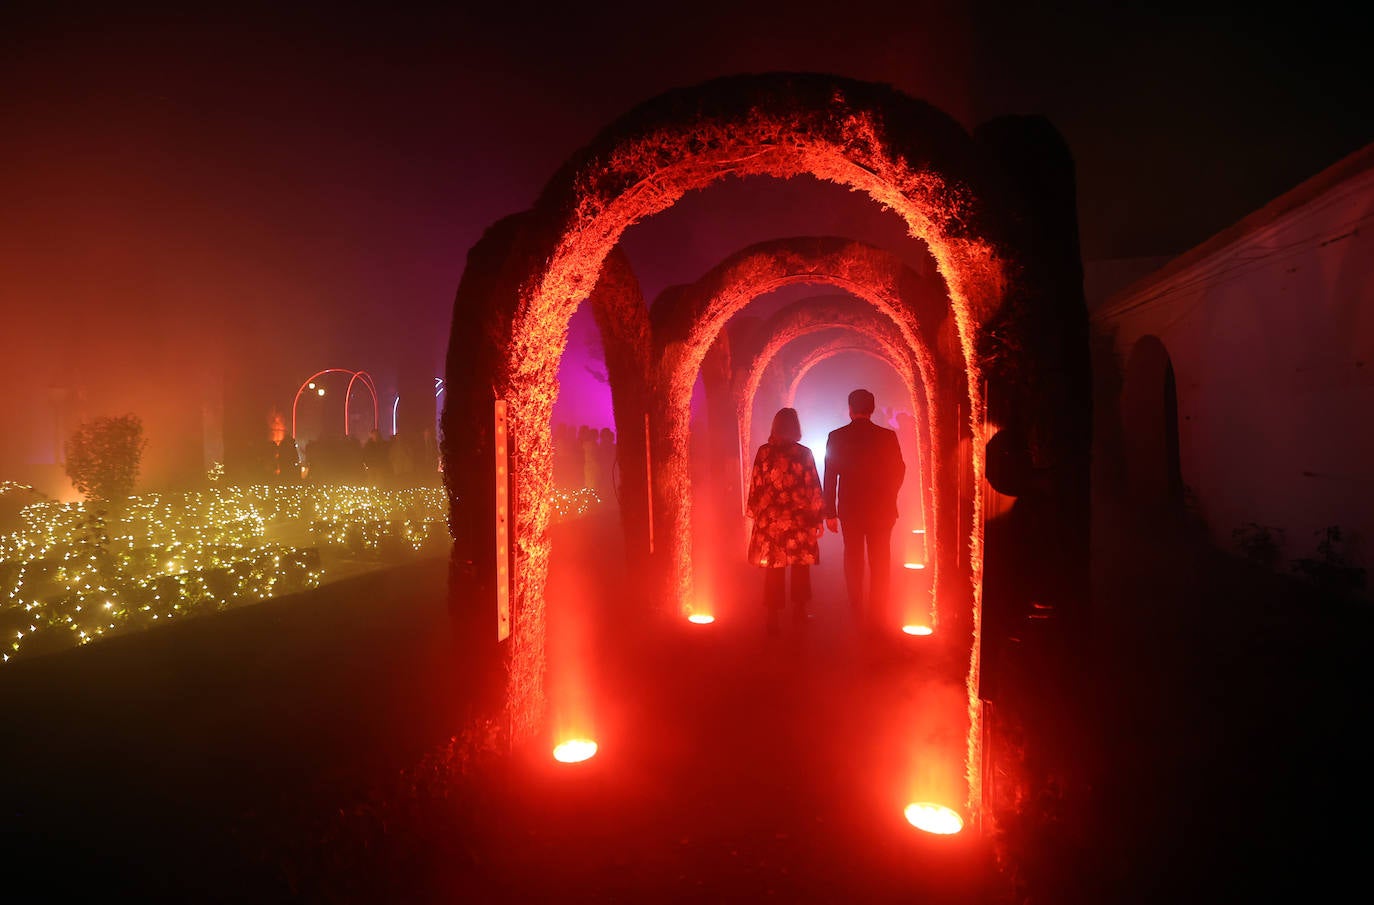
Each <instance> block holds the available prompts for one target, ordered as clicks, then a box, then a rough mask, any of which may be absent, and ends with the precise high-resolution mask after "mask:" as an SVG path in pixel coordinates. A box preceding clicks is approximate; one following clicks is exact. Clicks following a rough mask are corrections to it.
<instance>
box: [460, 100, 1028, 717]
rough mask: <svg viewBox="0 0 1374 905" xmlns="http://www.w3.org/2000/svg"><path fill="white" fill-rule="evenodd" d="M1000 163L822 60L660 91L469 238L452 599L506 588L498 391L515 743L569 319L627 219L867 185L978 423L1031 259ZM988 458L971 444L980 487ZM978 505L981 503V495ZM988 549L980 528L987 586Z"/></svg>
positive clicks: (524, 696)
mask: <svg viewBox="0 0 1374 905" xmlns="http://www.w3.org/2000/svg"><path fill="white" fill-rule="evenodd" d="M998 172H999V171H998V169H997V167H996V166H995V165H994V164H991V163H990V162H989V159H988V157H987V155H986V154H985V153H984V152H983V150H982V148H981V146H980V144H979V143H978V142H976V141H975V140H974V139H973V138H972V137H971V136H970V135H969V134H968V133H967V132H965V131H964V129H963V128H962V127H961V126H960V125H959V124H958V123H957V122H956V121H954V120H953V119H952V118H950V117H949V116H948V115H946V114H944V113H942V112H941V111H939V110H937V109H935V108H934V107H931V106H930V105H928V104H926V103H924V102H922V101H918V100H915V99H913V98H911V97H908V96H906V95H904V94H902V93H900V92H898V91H897V90H896V89H894V88H891V87H890V86H885V85H879V84H872V83H866V82H860V81H855V80H850V79H842V78H837V77H833V76H828V75H819V74H811V73H772V74H764V75H749V76H737V77H729V78H724V79H720V80H716V81H713V82H708V83H706V84H703V85H699V86H696V87H692V88H687V89H683V90H679V91H673V92H670V93H668V94H664V95H661V96H659V97H657V98H655V99H653V100H651V101H649V102H647V103H645V104H643V105H641V106H639V107H637V108H635V109H633V110H632V111H630V112H629V113H628V114H626V115H625V116H623V117H622V118H620V119H619V120H617V121H616V122H614V123H612V124H611V125H610V126H609V127H608V128H606V129H605V130H604V131H603V132H602V133H601V134H600V135H598V136H597V137H596V138H595V139H594V140H593V142H592V143H591V144H590V145H589V146H588V147H587V148H585V149H584V150H583V151H581V152H579V153H578V154H576V155H575V156H574V157H573V158H571V159H570V160H569V162H568V163H567V164H566V165H565V166H564V167H563V168H562V169H561V170H560V171H559V172H558V173H557V174H555V175H554V177H553V178H552V179H551V181H550V182H549V183H548V185H547V186H546V188H545V190H544V191H543V193H542V194H541V195H540V197H539V199H538V200H537V202H536V204H535V206H534V208H533V209H532V210H531V211H530V212H529V213H528V217H527V219H525V220H524V221H523V222H522V223H521V224H520V227H519V228H518V230H515V232H516V233H517V234H516V235H513V236H512V235H506V236H505V238H506V239H507V240H508V241H506V242H504V243H503V242H496V241H493V242H490V243H488V242H486V238H485V237H484V243H485V246H484V247H479V248H474V250H473V253H472V254H470V255H469V261H468V268H467V269H466V270H465V271H464V275H463V278H462V281H461V283H460V286H459V291H458V298H457V300H456V302H455V312H454V322H453V335H452V338H451V342H450V352H449V360H448V367H447V372H448V373H447V377H448V382H447V386H448V388H449V390H448V393H447V394H446V395H447V403H446V407H445V411H444V427H445V448H444V453H445V471H446V476H447V477H446V480H447V486H448V491H449V496H450V510H451V518H450V521H451V524H452V525H454V526H455V527H454V534H455V548H454V554H453V570H454V572H455V575H461V576H463V578H464V580H463V581H462V582H456V583H455V585H454V591H453V592H452V594H453V602H454V606H455V607H459V608H461V607H462V606H464V600H460V599H458V598H459V597H460V596H461V597H462V598H464V599H469V598H475V599H476V600H478V601H480V602H481V606H486V605H487V603H486V601H488V600H490V599H493V598H494V593H495V565H494V560H493V559H491V558H488V557H487V556H485V555H484V553H485V552H487V551H486V549H485V548H486V546H487V545H486V543H485V542H484V541H483V540H481V539H480V537H479V535H480V534H481V533H482V531H483V530H484V528H485V527H486V526H489V525H490V524H491V521H490V518H489V516H490V514H491V512H492V511H493V509H492V507H493V506H494V502H491V501H493V500H494V482H495V478H494V476H493V474H492V472H491V469H490V467H489V463H490V462H491V461H492V458H491V456H492V450H493V445H492V444H493V437H492V432H491V430H490V428H489V425H490V423H491V409H492V402H493V400H495V399H502V400H505V401H506V403H507V405H508V410H509V419H510V428H511V445H512V452H513V454H514V465H513V467H512V473H511V482H512V484H513V485H514V490H515V493H516V496H517V497H518V499H519V500H520V501H521V502H520V506H519V507H518V509H517V510H516V511H515V512H514V513H513V521H514V526H513V528H514V531H513V535H514V541H515V546H516V553H517V557H518V570H517V572H516V574H515V576H514V581H513V604H512V623H513V634H512V638H511V644H510V646H509V649H508V650H506V651H504V652H501V653H499V654H497V655H496V659H498V660H499V661H500V662H501V664H502V665H503V666H504V669H503V670H502V673H503V674H504V675H505V677H506V679H507V681H506V695H505V705H506V711H507V716H508V717H509V726H510V732H511V734H512V736H513V737H514V738H517V739H524V738H530V737H532V736H533V735H535V734H536V733H537V732H538V730H539V728H540V726H541V723H542V720H543V716H544V709H545V697H544V688H543V680H544V637H543V634H544V618H543V612H542V607H543V591H544V585H545V582H546V579H547V574H548V557H549V541H548V527H549V517H550V506H549V503H548V491H549V489H550V480H551V457H552V452H551V442H550V439H549V432H550V420H551V416H552V410H553V404H554V400H555V398H556V396H557V389H558V387H557V380H558V378H557V374H558V367H557V365H558V362H559V360H560V359H561V356H562V354H563V351H564V349H565V346H566V342H567V330H568V322H569V319H570V318H571V316H572V314H573V312H574V311H575V310H576V308H577V306H578V305H579V304H580V303H581V302H582V301H583V300H585V299H586V298H587V297H588V295H589V294H590V293H591V291H592V288H593V287H594V286H595V284H596V283H597V281H598V279H599V278H600V275H601V270H602V266H603V263H604V262H605V261H606V259H607V256H608V255H609V254H610V253H611V249H612V248H613V247H614V246H615V244H616V243H617V241H618V240H619V237H620V235H621V234H622V233H623V232H624V230H625V229H626V228H628V227H629V226H630V225H632V224H633V223H635V222H637V221H638V220H641V219H643V218H645V217H648V216H651V215H653V214H655V213H658V212H659V211H662V210H664V209H666V208H668V207H670V206H671V205H672V204H673V203H674V202H675V201H676V200H677V199H678V198H680V197H681V196H682V195H683V194H685V193H687V192H689V191H693V190H697V189H701V188H704V187H706V186H708V185H710V184H711V183H713V182H715V181H716V180H719V179H722V178H725V177H727V176H771V177H776V178H790V177H793V176H798V175H811V176H814V177H816V178H818V179H822V180H826V181H830V182H834V183H837V184H840V185H844V186H847V187H849V188H851V189H854V190H856V191H860V192H863V193H865V194H867V195H868V196H869V197H871V198H873V199H874V201H875V202H877V203H878V204H880V205H882V206H884V207H885V208H888V209H890V210H891V211H893V212H894V213H896V214H897V215H898V216H900V217H901V218H902V219H903V220H904V222H905V223H906V224H907V227H908V230H909V232H910V234H911V235H912V236H914V237H916V238H919V239H921V240H923V241H924V242H925V243H926V245H927V247H928V248H929V250H930V253H931V255H932V257H933V258H934V260H935V262H936V266H937V268H938V270H939V272H940V274H941V276H942V277H943V278H944V282H945V285H946V287H947V291H948V301H949V305H950V311H951V316H952V318H953V320H954V324H955V326H956V328H957V335H958V340H959V347H960V351H961V353H962V358H963V360H964V362H965V366H966V373H967V377H968V386H967V394H968V406H969V408H968V410H967V414H968V416H969V421H970V423H973V424H977V423H979V421H980V420H981V419H980V414H981V409H982V404H983V403H982V393H981V390H980V382H979V379H978V366H977V349H978V344H979V339H980V329H981V326H982V325H983V324H984V323H985V322H986V321H987V320H988V319H989V318H990V317H992V316H994V315H995V314H996V313H997V312H998V311H999V309H1000V308H1001V307H1002V304H1003V301H1004V298H1005V297H1006V292H1007V286H1008V282H1009V280H1010V279H1011V278H1012V276H1013V275H1014V274H1015V273H1016V272H1017V271H1018V270H1019V269H1020V268H1021V267H1022V266H1023V262H1021V261H1020V259H1019V255H1020V251H1019V249H1018V247H1017V244H1016V242H1015V241H1013V239H1012V231H1011V230H1010V229H1009V228H1008V227H1007V226H1006V224H1005V222H1004V221H1003V220H1002V218H1001V217H1000V215H999V211H1000V210H1002V209H1003V207H1004V206H1005V205H1006V204H1008V203H1009V202H1008V199H1007V198H1006V197H1005V194H1004V191H1003V188H1002V187H1001V181H1000V179H999V176H998ZM479 246H483V243H479ZM845 288H849V287H845ZM735 302H737V300H734V299H731V300H724V301H723V303H722V304H721V305H719V306H717V307H716V308H715V309H713V310H710V311H703V312H701V317H702V319H703V322H702V323H701V324H700V325H698V326H697V327H695V328H693V329H692V330H691V331H689V332H688V334H687V338H686V340H685V341H684V342H682V343H681V344H679V345H678V347H677V348H675V349H673V352H672V354H673V357H674V359H675V363H676V364H675V367H674V368H673V369H672V370H671V371H670V373H676V374H685V373H688V372H691V373H695V370H696V368H697V367H699V365H700V360H701V357H702V356H703V355H704V354H705V349H706V346H707V345H709V342H708V341H707V342H703V341H702V340H704V339H705V338H706V337H708V336H709V337H714V335H715V334H716V333H717V332H718V330H719V326H720V324H721V323H723V321H724V318H725V317H726V316H728V315H727V314H726V312H727V311H729V310H732V307H733V306H734V304H735ZM660 373H663V371H662V369H660ZM978 439H979V440H981V438H978ZM981 467H982V466H981V460H980V458H979V456H978V442H975V444H974V475H973V486H974V487H975V488H976V487H978V486H980V483H981V481H980V478H981ZM973 502H974V508H975V511H976V509H977V507H979V506H980V505H981V499H980V497H979V496H978V495H977V494H976V493H975V494H974V496H973ZM973 521H974V524H977V518H976V516H975V518H974V520H973ZM469 525H471V526H473V527H471V528H469V527H467V526H469ZM980 544H981V539H980V538H979V537H978V536H976V534H975V535H974V536H973V537H972V538H971V548H972V550H973V553H972V554H971V556H970V569H971V573H972V575H973V577H974V583H975V585H976V582H977V580H978V576H979V574H980V571H981V567H982V556H981V551H980V549H979V547H980ZM974 597H975V601H974V605H975V607H976V592H975V593H974ZM469 605H470V604H469ZM493 643H494V639H493Z"/></svg>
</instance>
